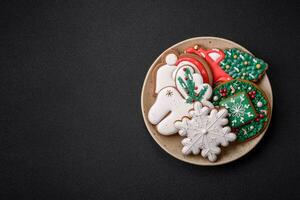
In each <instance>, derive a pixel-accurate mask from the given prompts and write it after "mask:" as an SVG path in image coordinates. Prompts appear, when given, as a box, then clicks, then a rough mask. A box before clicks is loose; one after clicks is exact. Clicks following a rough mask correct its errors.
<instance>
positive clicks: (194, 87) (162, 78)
mask: <svg viewBox="0 0 300 200" xmlns="http://www.w3.org/2000/svg"><path fill="white" fill-rule="evenodd" d="M203 62H205V61H203ZM204 64H205V63H201V61H199V60H196V59H193V58H191V57H184V56H181V57H180V58H179V59H178V56H177V55H176V54H174V53H169V54H167V55H166V56H165V63H163V64H162V65H158V67H159V68H158V70H157V72H156V86H155V88H156V89H155V93H156V100H155V102H154V104H153V105H152V106H151V108H150V110H149V113H148V120H149V121H150V122H151V123H152V124H154V125H156V128H157V131H158V132H159V133H161V134H163V135H171V134H175V133H177V132H178V129H177V128H176V127H175V126H174V122H175V121H177V120H180V119H182V118H183V117H184V116H186V115H187V114H188V112H189V111H190V110H191V109H192V108H193V105H192V103H193V102H195V101H199V102H202V103H203V105H205V106H208V107H213V104H212V103H211V102H209V99H210V97H211V94H212V88H211V86H210V85H209V84H207V83H205V82H204V81H207V82H209V81H211V80H210V79H209V75H208V74H209V73H210V72H209V71H208V70H209V69H206V68H205V67H204Z"/></svg>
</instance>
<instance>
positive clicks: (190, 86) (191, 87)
mask: <svg viewBox="0 0 300 200" xmlns="http://www.w3.org/2000/svg"><path fill="white" fill-rule="evenodd" d="M185 78H186V79H187V80H186V82H185V81H183V80H182V78H181V77H178V82H179V84H180V86H181V87H182V88H183V89H185V90H186V91H187V94H188V98H187V100H186V102H187V103H193V102H195V101H201V100H202V98H203V95H204V94H205V93H206V91H207V89H208V86H203V88H202V89H201V90H200V92H199V93H196V92H195V82H194V79H193V76H192V74H191V72H190V70H189V69H188V68H186V71H185Z"/></svg>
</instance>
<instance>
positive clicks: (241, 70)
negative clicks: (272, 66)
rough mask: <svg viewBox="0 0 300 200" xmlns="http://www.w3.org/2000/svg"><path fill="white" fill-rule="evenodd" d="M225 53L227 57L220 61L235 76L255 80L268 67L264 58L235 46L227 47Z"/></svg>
mask: <svg viewBox="0 0 300 200" xmlns="http://www.w3.org/2000/svg"><path fill="white" fill-rule="evenodd" d="M224 53H225V58H224V60H222V61H221V62H220V66H221V68H222V69H223V70H224V71H225V72H226V73H228V74H229V75H230V76H231V77H233V78H240V79H245V80H249V81H255V80H258V79H259V77H260V76H261V75H262V74H264V72H265V71H266V69H267V67H268V64H267V63H265V62H264V61H263V60H261V59H259V58H256V57H254V56H252V55H250V54H248V53H245V52H242V51H240V50H238V49H235V48H233V49H226V50H224Z"/></svg>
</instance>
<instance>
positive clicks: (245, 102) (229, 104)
mask: <svg viewBox="0 0 300 200" xmlns="http://www.w3.org/2000/svg"><path fill="white" fill-rule="evenodd" d="M219 105H220V106H223V107H225V108H226V109H227V110H228V113H229V122H230V123H229V125H230V126H231V127H240V126H242V125H244V124H246V123H248V122H249V121H251V120H253V119H254V118H255V117H256V112H255V109H254V107H253V106H252V103H251V100H250V99H249V97H248V95H247V94H246V93H245V92H240V93H237V94H235V95H233V96H230V97H228V98H226V99H223V100H222V101H220V103H219Z"/></svg>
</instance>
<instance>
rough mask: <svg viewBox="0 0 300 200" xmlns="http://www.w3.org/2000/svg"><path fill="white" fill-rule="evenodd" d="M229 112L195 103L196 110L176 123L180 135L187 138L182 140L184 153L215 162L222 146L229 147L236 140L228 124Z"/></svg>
mask: <svg viewBox="0 0 300 200" xmlns="http://www.w3.org/2000/svg"><path fill="white" fill-rule="evenodd" d="M227 114H228V112H227V110H226V109H224V108H222V109H220V110H216V109H210V108H208V107H203V106H202V104H201V103H200V102H195V103H194V109H193V110H192V111H190V112H189V113H188V115H187V116H186V117H185V118H183V119H182V120H181V121H177V122H176V123H175V127H176V128H178V129H179V134H180V135H181V136H184V137H186V138H185V139H183V140H182V145H183V148H182V153H183V154H184V155H188V154H191V153H192V154H195V155H197V154H199V153H200V151H201V155H202V156H203V157H204V158H208V160H209V161H211V162H215V161H216V160H217V155H218V154H219V153H220V152H221V149H220V147H219V146H220V145H221V146H228V144H229V142H233V141H234V140H235V139H236V135H235V134H234V133H231V129H230V127H229V126H225V125H226V124H227V123H228V120H227V118H226V117H227Z"/></svg>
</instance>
